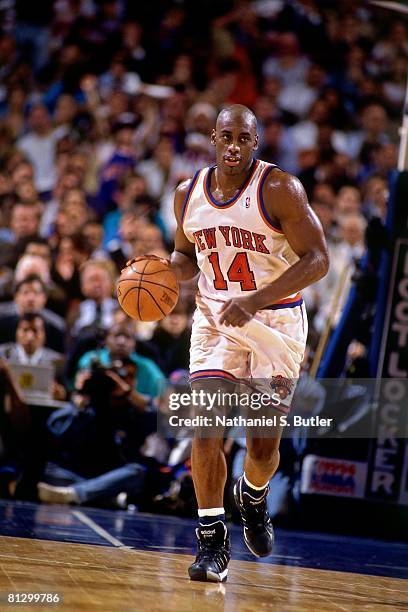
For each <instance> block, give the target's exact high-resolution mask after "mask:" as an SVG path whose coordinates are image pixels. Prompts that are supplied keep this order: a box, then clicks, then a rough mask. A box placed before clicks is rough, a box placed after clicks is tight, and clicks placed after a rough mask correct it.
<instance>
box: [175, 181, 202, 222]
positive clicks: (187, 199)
mask: <svg viewBox="0 0 408 612" xmlns="http://www.w3.org/2000/svg"><path fill="white" fill-rule="evenodd" d="M200 172H201V170H197V172H196V173H195V175H194V176H193V178H192V180H191V183H190V187H189V188H188V191H187V194H186V197H185V200H184V204H183V208H182V209H181V220H180V221H181V223H180V225H181V226H183V224H184V219H185V217H186V214H187V209H188V205H189V204H190V200H191V196H192V195H193V190H194V187H195V186H196V184H197V181H198V176H199V174H200Z"/></svg>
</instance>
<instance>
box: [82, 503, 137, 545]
mask: <svg viewBox="0 0 408 612" xmlns="http://www.w3.org/2000/svg"><path fill="white" fill-rule="evenodd" d="M72 514H73V515H74V516H76V517H77V519H78V520H79V521H81V523H84V524H85V525H88V527H90V528H91V529H92V530H93V531H95V532H96V533H97V534H98V535H100V536H101V538H103V539H104V540H107V541H108V542H110V544H112V545H113V546H115V547H116V548H129V546H126V545H125V544H124V543H123V542H121V541H120V540H118V539H117V538H115V536H113V535H111V534H110V533H109V531H106V529H104V528H103V527H101V526H100V525H98V523H95V521H93V520H92V519H91V518H89V516H87V515H86V514H84V513H83V512H81V510H73V511H72Z"/></svg>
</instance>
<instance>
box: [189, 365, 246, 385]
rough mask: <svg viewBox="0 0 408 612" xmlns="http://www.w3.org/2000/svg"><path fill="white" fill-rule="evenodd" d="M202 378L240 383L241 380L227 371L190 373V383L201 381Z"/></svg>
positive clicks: (214, 370) (215, 370)
mask: <svg viewBox="0 0 408 612" xmlns="http://www.w3.org/2000/svg"><path fill="white" fill-rule="evenodd" d="M201 378H224V379H225V380H231V381H232V382H239V379H238V378H237V377H236V376H234V375H233V374H230V372H227V371H226V370H217V369H214V368H213V369H211V370H196V371H195V372H191V373H190V382H192V381H193V380H199V379H201Z"/></svg>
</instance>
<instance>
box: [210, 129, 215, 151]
mask: <svg viewBox="0 0 408 612" xmlns="http://www.w3.org/2000/svg"><path fill="white" fill-rule="evenodd" d="M210 142H211V144H212V145H213V146H214V147H215V143H216V133H215V129H214V130H213V131H212V132H211V137H210Z"/></svg>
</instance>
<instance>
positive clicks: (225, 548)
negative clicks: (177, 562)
mask: <svg viewBox="0 0 408 612" xmlns="http://www.w3.org/2000/svg"><path fill="white" fill-rule="evenodd" d="M196 535H197V540H198V552H197V557H196V560H195V561H194V563H192V564H191V565H190V567H189V568H188V575H189V576H190V578H191V580H200V581H202V582H225V581H226V580H227V575H228V563H229V560H230V557H231V553H230V540H229V535H228V530H227V526H226V524H225V523H223V521H216V522H215V523H211V524H210V525H200V526H199V527H197V529H196Z"/></svg>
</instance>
